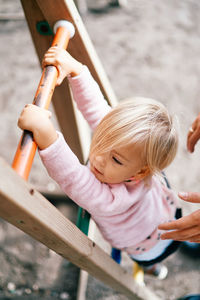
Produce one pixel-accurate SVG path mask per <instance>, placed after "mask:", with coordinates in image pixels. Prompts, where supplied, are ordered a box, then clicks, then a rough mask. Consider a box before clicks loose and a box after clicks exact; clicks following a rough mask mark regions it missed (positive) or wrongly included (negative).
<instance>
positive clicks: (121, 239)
mask: <svg viewBox="0 0 200 300" xmlns="http://www.w3.org/2000/svg"><path fill="white" fill-rule="evenodd" d="M68 80H69V83H70V85H71V89H72V92H73V96H74V99H75V101H76V103H77V105H78V108H79V109H80V111H81V112H82V114H83V116H84V117H85V119H86V120H87V121H88V123H89V125H90V126H91V128H92V129H95V127H96V126H97V125H98V123H99V122H100V121H101V119H102V118H103V117H104V116H105V115H106V114H107V113H108V112H109V111H110V109H111V108H110V106H108V104H107V102H106V101H105V99H104V98H103V95H102V93H101V91H100V89H99V87H98V85H97V83H96V82H95V81H94V79H93V78H92V76H91V74H90V72H89V70H88V69H87V67H84V70H83V71H82V73H81V74H80V75H79V76H76V77H73V78H68ZM39 153H40V156H41V158H42V161H43V163H44V165H45V167H46V168H47V171H48V173H49V175H50V176H51V177H52V178H53V179H54V180H55V181H56V182H57V183H58V184H59V185H60V187H61V188H62V190H63V191H64V192H65V193H66V194H67V195H68V196H69V197H70V198H71V199H72V200H73V201H74V202H76V203H77V204H78V205H79V206H81V207H83V208H84V209H86V210H87V211H88V212H90V214H91V216H92V218H93V219H94V221H95V222H96V224H97V225H98V227H99V229H100V230H101V232H102V234H103V236H104V238H105V239H106V240H107V241H108V242H109V243H110V244H111V245H112V246H113V247H116V248H119V249H122V250H126V251H127V252H128V253H129V254H140V253H143V252H144V251H148V250H149V249H150V248H152V247H153V246H154V245H155V244H156V243H157V242H158V241H159V240H160V238H159V237H160V234H161V231H159V230H158V229H157V226H158V225H159V224H160V223H161V222H163V221H168V220H170V219H173V218H174V214H175V210H176V205H177V199H176V197H175V195H174V194H173V192H172V191H171V190H170V189H168V188H167V187H166V186H165V185H164V184H163V183H161V181H160V179H159V178H157V177H156V176H153V177H152V178H151V179H150V180H149V182H148V183H146V182H145V181H140V182H139V183H133V182H128V183H121V184H105V183H101V182H100V181H98V180H97V179H96V177H95V176H94V175H93V173H91V171H90V169H89V167H88V166H85V165H82V164H81V163H80V162H79V160H78V158H77V157H76V155H75V154H74V153H73V152H72V151H71V149H70V148H69V146H68V145H67V143H66V142H65V140H64V138H63V136H62V134H61V133H59V137H58V139H57V140H56V142H55V143H54V144H52V145H50V146H49V147H48V148H46V149H44V150H42V151H39Z"/></svg>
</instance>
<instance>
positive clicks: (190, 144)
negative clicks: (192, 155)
mask: <svg viewBox="0 0 200 300" xmlns="http://www.w3.org/2000/svg"><path fill="white" fill-rule="evenodd" d="M199 139H200V130H194V132H189V133H188V137H187V149H188V151H189V152H194V147H195V145H196V143H197V142H198V140H199Z"/></svg>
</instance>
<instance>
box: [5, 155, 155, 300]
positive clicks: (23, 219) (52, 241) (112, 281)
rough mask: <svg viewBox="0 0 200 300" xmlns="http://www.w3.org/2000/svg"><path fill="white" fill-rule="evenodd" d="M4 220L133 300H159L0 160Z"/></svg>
mask: <svg viewBox="0 0 200 300" xmlns="http://www.w3.org/2000/svg"><path fill="white" fill-rule="evenodd" d="M0 178H1V180H0V217H1V218H3V219H5V220H6V221H8V222H9V223H11V224H13V225H14V226H16V227H18V228H19V229H21V230H22V231H24V232H25V233H27V234H29V235H30V236H32V237H33V238H34V239H36V240H38V241H39V242H41V243H43V244H44V245H46V246H47V247H48V248H50V249H52V250H54V251H55V252H57V253H58V254H59V255H61V256H63V257H64V258H66V259H68V260H69V261H71V262H72V263H74V264H75V265H77V266H78V267H80V268H82V269H84V270H86V271H87V272H88V273H90V274H91V275H93V276H94V277H96V278H98V279H100V280H102V281H103V282H104V283H105V284H107V285H109V286H110V287H112V288H114V289H116V290H117V291H119V292H121V293H123V294H125V295H126V296H127V297H130V299H132V300H141V299H146V300H149V299H151V300H158V297H156V296H155V295H154V294H153V293H152V292H151V291H150V290H149V289H147V288H142V287H140V286H138V285H137V284H136V283H135V282H134V280H133V278H132V276H131V275H130V274H128V273H127V271H126V270H124V269H123V268H121V267H120V266H119V265H118V264H117V263H115V262H114V261H113V260H112V259H111V258H110V257H109V255H107V254H106V253H105V252H104V251H103V250H102V249H101V248H100V247H98V246H97V245H96V244H95V243H94V242H93V241H92V240H90V239H89V238H88V237H87V236H86V235H84V234H83V233H82V232H81V231H80V230H79V229H78V228H77V227H76V226H75V225H74V224H73V223H71V222H70V221H69V220H68V219H66V218H65V217H64V215H62V214H61V213H60V212H59V211H58V210H57V209H56V207H54V206H53V205H52V204H51V203H50V202H49V201H48V200H47V199H46V198H44V197H43V196H42V195H41V194H40V193H39V192H37V191H36V190H35V189H34V188H33V187H32V186H31V185H30V184H29V183H28V182H26V181H24V180H23V179H22V178H21V177H20V176H19V175H17V174H16V172H15V171H14V170H13V169H12V168H11V167H10V166H9V165H8V164H7V163H6V162H5V161H4V160H3V159H2V158H0Z"/></svg>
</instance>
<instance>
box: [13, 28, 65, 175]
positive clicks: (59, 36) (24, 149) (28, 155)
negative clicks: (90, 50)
mask: <svg viewBox="0 0 200 300" xmlns="http://www.w3.org/2000/svg"><path fill="white" fill-rule="evenodd" d="M69 39H70V32H69V30H68V29H67V28H66V27H64V26H63V27H58V29H57V31H56V34H55V37H54V39H53V42H52V45H51V46H58V47H59V48H63V49H66V48H67V45H68V43H69ZM57 77H58V71H57V68H56V67H54V66H46V67H45V68H44V69H43V72H42V76H41V79H40V82H39V85H38V88H37V91H36V94H35V97H34V100H33V104H35V105H37V106H39V107H42V108H45V109H48V107H49V104H50V102H51V98H52V95H53V92H54V89H55V85H56V81H57ZM36 149H37V145H36V143H35V142H34V140H33V135H32V132H30V131H27V130H24V132H23V134H22V137H21V139H20V142H19V144H18V148H17V151H16V153H15V157H14V160H13V163H12V167H13V169H14V170H15V171H16V172H17V173H18V174H19V175H20V176H21V177H22V178H24V179H25V180H27V179H28V176H29V173H30V170H31V166H32V163H33V159H34V156H35V152H36Z"/></svg>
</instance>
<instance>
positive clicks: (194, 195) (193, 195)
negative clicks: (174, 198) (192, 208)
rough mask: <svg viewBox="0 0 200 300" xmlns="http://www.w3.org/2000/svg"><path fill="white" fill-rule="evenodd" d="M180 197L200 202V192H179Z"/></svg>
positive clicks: (188, 200)
mask: <svg viewBox="0 0 200 300" xmlns="http://www.w3.org/2000/svg"><path fill="white" fill-rule="evenodd" d="M178 196H179V198H181V199H182V200H184V201H187V202H193V203H200V193H195V192H179V193H178Z"/></svg>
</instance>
